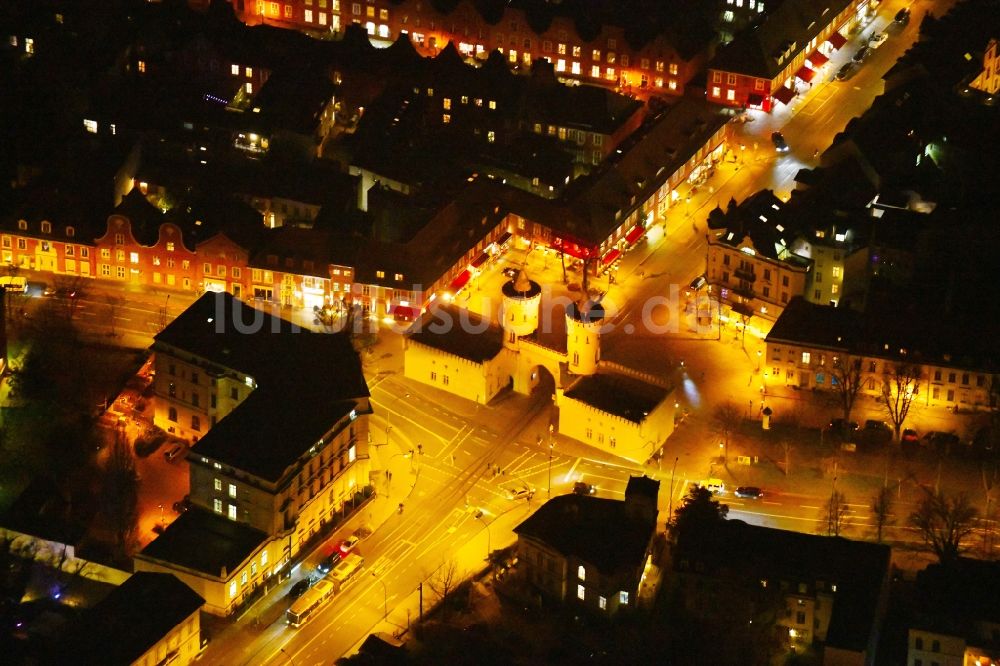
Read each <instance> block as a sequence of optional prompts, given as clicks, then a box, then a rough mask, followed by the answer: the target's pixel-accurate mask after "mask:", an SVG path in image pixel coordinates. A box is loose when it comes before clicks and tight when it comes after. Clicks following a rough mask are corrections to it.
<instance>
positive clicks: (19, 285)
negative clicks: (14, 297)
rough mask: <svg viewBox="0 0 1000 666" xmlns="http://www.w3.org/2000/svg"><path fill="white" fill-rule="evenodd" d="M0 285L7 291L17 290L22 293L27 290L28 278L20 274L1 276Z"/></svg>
mask: <svg viewBox="0 0 1000 666" xmlns="http://www.w3.org/2000/svg"><path fill="white" fill-rule="evenodd" d="M0 287H3V288H4V289H6V290H7V291H18V292H21V293H22V294H23V293H25V292H27V291H28V279H27V278H24V277H21V276H19V275H18V276H14V277H10V276H7V275H5V276H3V277H0Z"/></svg>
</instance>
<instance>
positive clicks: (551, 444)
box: [545, 425, 555, 499]
mask: <svg viewBox="0 0 1000 666" xmlns="http://www.w3.org/2000/svg"><path fill="white" fill-rule="evenodd" d="M552 430H553V427H552V425H549V483H548V488H547V489H546V491H545V493H546V496H547V497H548V499H552V449H553V447H554V446H555V442H553V441H552Z"/></svg>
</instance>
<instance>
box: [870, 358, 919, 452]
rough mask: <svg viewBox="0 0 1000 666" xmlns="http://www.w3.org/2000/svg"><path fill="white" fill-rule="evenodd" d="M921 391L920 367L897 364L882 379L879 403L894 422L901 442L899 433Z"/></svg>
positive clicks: (896, 434)
mask: <svg viewBox="0 0 1000 666" xmlns="http://www.w3.org/2000/svg"><path fill="white" fill-rule="evenodd" d="M919 390H920V366H917V365H913V364H912V363H896V364H894V365H893V366H892V368H891V370H890V371H889V372H888V373H886V375H885V377H884V378H883V379H882V392H881V394H880V395H879V401H880V402H881V403H882V406H883V407H884V408H885V412H886V415H887V416H888V417H889V420H890V421H891V422H892V429H893V434H894V435H895V437H896V441H897V442H898V441H899V433H900V431H901V430H902V429H903V423H904V422H905V421H906V417H907V416H908V415H909V413H910V407H911V406H912V405H913V401H914V399H915V398H916V397H917V392H918V391H919Z"/></svg>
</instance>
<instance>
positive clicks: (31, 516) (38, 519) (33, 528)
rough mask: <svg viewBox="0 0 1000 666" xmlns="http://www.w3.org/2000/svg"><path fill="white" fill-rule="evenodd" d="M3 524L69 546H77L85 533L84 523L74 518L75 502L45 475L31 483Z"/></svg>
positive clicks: (0, 520) (0, 521)
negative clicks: (65, 495)
mask: <svg viewBox="0 0 1000 666" xmlns="http://www.w3.org/2000/svg"><path fill="white" fill-rule="evenodd" d="M0 525H2V526H3V527H5V528H7V529H11V530H15V531H18V532H22V533H24V534H30V535H32V536H36V537H40V538H42V539H45V540H47V541H53V542H56V543H64V544H68V545H77V544H78V543H79V542H80V541H81V539H82V538H83V535H84V533H85V532H86V524H85V522H84V521H83V520H82V519H77V517H76V516H74V513H73V503H72V502H70V501H69V500H68V499H67V498H66V497H64V496H63V491H62V490H61V489H60V488H59V486H58V485H56V483H55V482H54V481H53V480H52V479H50V478H48V477H44V476H38V477H35V478H34V479H32V480H31V482H30V483H29V484H28V486H27V487H26V488H25V489H24V490H23V491H22V492H21V494H20V495H18V497H17V499H15V500H14V503H13V504H11V506H10V508H8V509H7V511H6V513H4V515H3V517H2V518H0Z"/></svg>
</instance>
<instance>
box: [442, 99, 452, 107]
mask: <svg viewBox="0 0 1000 666" xmlns="http://www.w3.org/2000/svg"><path fill="white" fill-rule="evenodd" d="M441 104H442V105H443V106H444V108H445V109H450V108H451V98H450V97H445V98H444V99H443V100H442V102H441Z"/></svg>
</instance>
